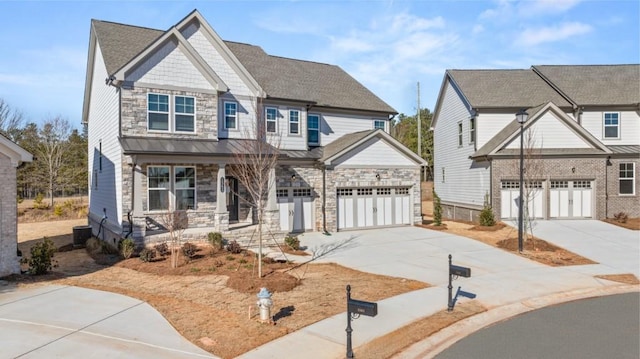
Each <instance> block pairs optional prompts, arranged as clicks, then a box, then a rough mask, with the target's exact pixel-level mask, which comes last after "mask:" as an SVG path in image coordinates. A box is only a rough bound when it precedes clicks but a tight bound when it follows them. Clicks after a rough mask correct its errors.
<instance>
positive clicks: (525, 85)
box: [447, 70, 571, 108]
mask: <svg viewBox="0 0 640 359" xmlns="http://www.w3.org/2000/svg"><path fill="white" fill-rule="evenodd" d="M447 72H448V73H449V75H450V76H451V78H452V79H453V80H454V81H455V83H456V84H457V85H458V87H459V88H460V90H461V91H462V93H463V94H464V96H465V97H466V98H467V100H468V101H469V103H470V104H471V106H472V107H474V108H528V107H536V106H539V105H541V104H545V103H547V102H553V103H555V104H556V105H557V106H559V107H569V106H571V105H570V104H569V102H567V100H566V99H564V98H563V97H562V96H560V94H558V93H557V92H556V91H554V90H553V88H551V87H550V86H549V85H548V84H547V83H546V82H545V81H544V80H543V79H541V78H540V76H538V75H536V74H535V73H534V72H533V71H532V70H448V71H447Z"/></svg>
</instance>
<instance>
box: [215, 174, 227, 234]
mask: <svg viewBox="0 0 640 359" xmlns="http://www.w3.org/2000/svg"><path fill="white" fill-rule="evenodd" d="M226 165H227V164H226V163H224V162H222V163H219V164H218V175H217V177H216V193H217V196H216V199H217V205H216V225H217V227H218V230H219V231H220V232H226V231H228V230H229V211H228V210H227V192H228V191H229V189H228V188H227V185H226V181H225V179H226V171H225V166H226Z"/></svg>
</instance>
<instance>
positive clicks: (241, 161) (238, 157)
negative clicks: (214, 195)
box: [230, 99, 280, 277]
mask: <svg viewBox="0 0 640 359" xmlns="http://www.w3.org/2000/svg"><path fill="white" fill-rule="evenodd" d="M255 114H256V116H255V119H256V123H255V126H254V127H253V128H252V129H250V130H247V131H245V133H244V136H243V137H244V138H246V139H247V140H243V141H240V145H239V150H238V152H237V153H236V154H235V155H234V158H233V166H232V168H231V170H230V173H231V174H232V175H233V176H234V177H236V178H237V179H238V182H239V183H240V184H241V185H242V186H243V187H244V188H245V189H246V192H247V195H248V197H242V198H241V197H240V196H239V198H240V200H242V201H245V202H247V203H248V204H249V205H250V206H252V207H254V208H255V209H256V212H257V216H258V277H262V244H263V225H264V218H265V211H266V209H267V205H268V202H269V191H270V190H271V189H272V188H273V187H275V185H276V184H275V168H276V165H277V163H278V154H279V152H280V151H279V149H280V135H279V134H278V132H277V128H269V129H267V126H266V123H265V117H264V116H263V106H262V103H261V101H260V100H259V99H258V100H256V108H255ZM272 201H274V202H275V198H273V199H272ZM274 205H275V204H274Z"/></svg>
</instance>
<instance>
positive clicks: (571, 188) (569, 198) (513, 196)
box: [500, 180, 593, 219]
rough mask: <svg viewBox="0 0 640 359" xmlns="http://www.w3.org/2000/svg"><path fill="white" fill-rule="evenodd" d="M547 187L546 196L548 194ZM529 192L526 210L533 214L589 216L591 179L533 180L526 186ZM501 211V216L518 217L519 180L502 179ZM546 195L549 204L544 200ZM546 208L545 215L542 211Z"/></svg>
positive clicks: (591, 197) (591, 200)
mask: <svg viewBox="0 0 640 359" xmlns="http://www.w3.org/2000/svg"><path fill="white" fill-rule="evenodd" d="M547 188H548V197H547ZM525 191H526V192H525V193H527V192H528V193H529V198H530V199H529V201H528V203H527V210H528V213H529V214H530V217H533V218H591V217H592V213H591V212H592V210H591V209H592V207H593V190H592V181H589V180H573V181H569V180H551V181H548V182H543V181H533V182H530V183H529V184H528V185H527V188H525ZM500 197H501V206H500V211H501V212H500V213H501V217H502V218H504V219H512V218H517V217H518V202H519V200H518V199H519V197H520V187H519V182H518V181H502V183H501V190H500ZM547 199H548V204H547V203H546V202H547ZM545 212H546V213H547V214H548V215H545Z"/></svg>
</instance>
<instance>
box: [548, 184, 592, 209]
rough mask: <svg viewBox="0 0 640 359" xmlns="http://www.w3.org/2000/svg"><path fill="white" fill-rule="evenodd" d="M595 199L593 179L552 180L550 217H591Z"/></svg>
mask: <svg viewBox="0 0 640 359" xmlns="http://www.w3.org/2000/svg"><path fill="white" fill-rule="evenodd" d="M592 199H593V190H592V186H591V181H554V180H552V181H551V187H550V189H549V217H550V218H590V217H591V207H592Z"/></svg>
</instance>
